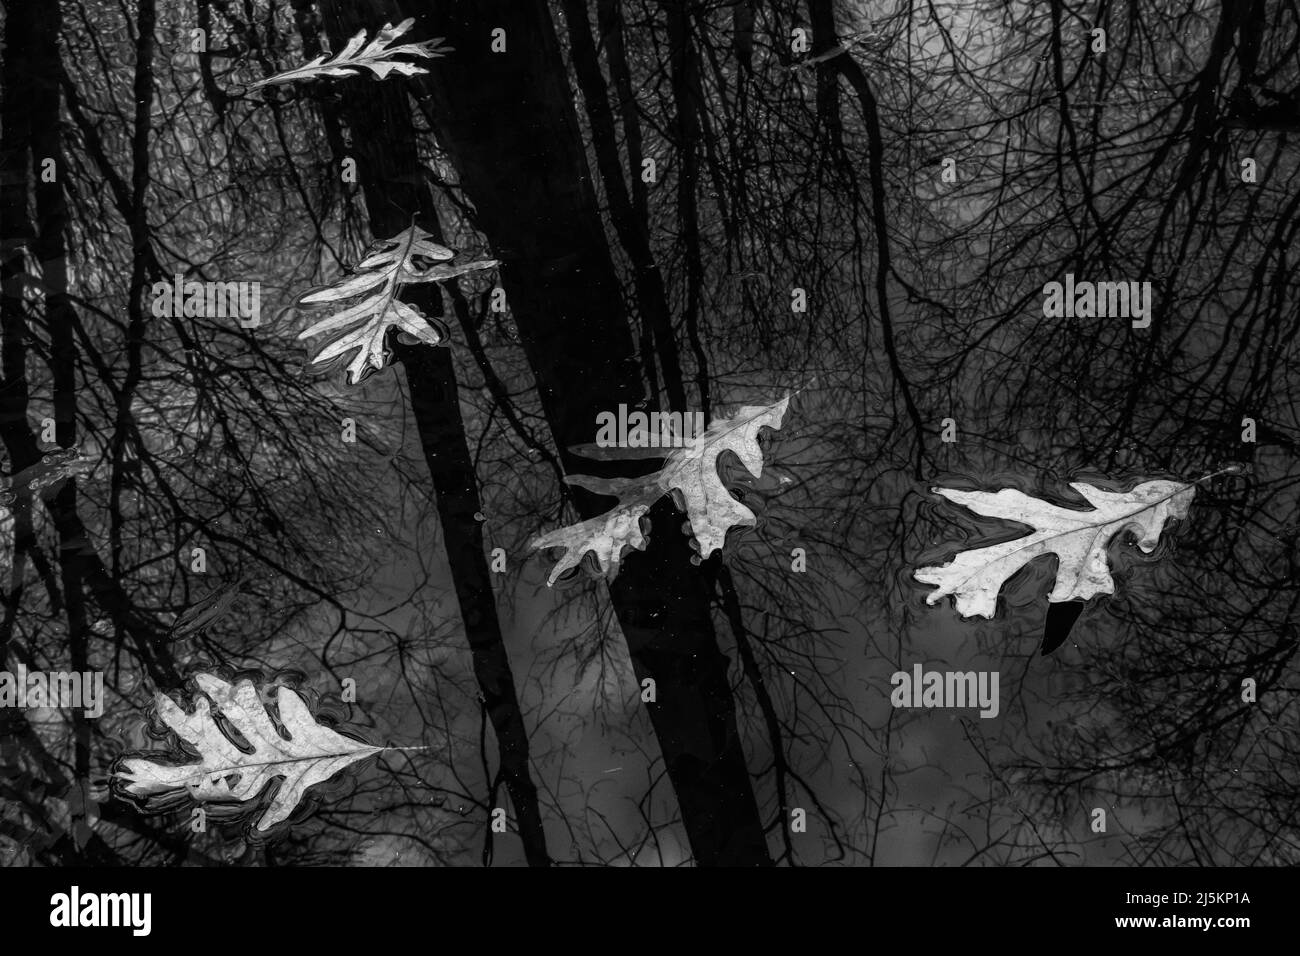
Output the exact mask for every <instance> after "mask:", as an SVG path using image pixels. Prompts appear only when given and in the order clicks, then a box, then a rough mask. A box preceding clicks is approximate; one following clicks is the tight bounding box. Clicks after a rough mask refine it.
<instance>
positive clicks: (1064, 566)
mask: <svg viewBox="0 0 1300 956" xmlns="http://www.w3.org/2000/svg"><path fill="white" fill-rule="evenodd" d="M1070 487H1071V488H1073V489H1074V490H1075V491H1077V492H1078V493H1079V494H1080V495H1082V496H1083V497H1084V498H1085V499H1086V500H1087V502H1088V503H1089V504H1090V505H1092V509H1093V510H1090V511H1079V510H1076V509H1073V508H1062V507H1059V506H1057V505H1054V504H1052V503H1051V502H1048V501H1044V500H1042V499H1041V498H1033V497H1031V496H1029V495H1026V494H1024V493H1023V492H1020V491H1016V490H1014V489H1011V488H1004V489H1002V490H1001V491H998V492H988V491H959V490H956V489H952V488H935V489H933V491H934V493H935V494H938V495H942V496H943V497H945V498H947V499H948V500H949V501H954V502H956V503H957V504H959V505H964V506H965V507H967V508H969V509H970V510H971V511H974V512H975V513H976V514H981V515H986V516H987V517H990V518H1001V519H1003V520H1005V521H1014V522H1016V523H1018V524H1022V525H1027V526H1028V527H1030V528H1032V529H1033V533H1032V534H1029V535H1027V536H1025V537H1022V538H1016V539H1015V540H1013V541H1006V542H1003V543H1002V544H992V545H988V546H987V547H983V548H975V549H972V550H969V551H959V552H957V556H956V557H955V558H953V560H951V561H949V562H948V563H947V564H944V565H939V566H936V567H926V568H920V569H918V570H917V571H916V572H914V575H913V576H914V577H915V578H916V580H918V581H920V582H921V583H923V584H933V585H935V586H936V587H937V590H935V591H931V592H930V593H929V594H928V595H926V603H927V604H935V603H937V602H938V601H940V600H941V599H942V598H943V597H945V596H946V595H949V594H951V595H953V596H954V597H955V598H956V606H957V613H959V614H960V615H961V616H962V617H987V618H991V617H993V614H994V612H995V610H996V608H997V599H998V592H999V591H1000V590H1001V589H1002V585H1003V584H1005V583H1006V581H1007V579H1008V578H1009V577H1011V575H1013V574H1015V573H1016V572H1017V571H1019V570H1020V569H1021V568H1023V567H1024V566H1025V565H1026V564H1028V563H1029V562H1030V561H1032V560H1034V559H1035V558H1038V557H1041V556H1042V555H1047V554H1054V555H1056V556H1057V558H1058V565H1057V569H1056V584H1055V586H1054V587H1053V588H1052V592H1051V594H1049V595H1048V597H1047V600H1048V601H1050V602H1053V603H1059V602H1062V601H1086V600H1087V599H1089V598H1091V597H1093V596H1094V595H1097V594H1112V593H1114V591H1115V581H1114V579H1113V578H1112V577H1111V574H1110V568H1109V566H1108V564H1107V560H1106V548H1107V546H1108V545H1109V544H1110V542H1111V541H1112V540H1113V539H1114V538H1115V536H1116V535H1118V534H1119V533H1120V532H1122V531H1133V532H1136V533H1137V535H1138V542H1137V543H1138V547H1139V548H1141V549H1142V550H1143V551H1144V552H1146V553H1148V554H1149V553H1150V552H1151V551H1153V550H1154V549H1155V547H1156V544H1157V543H1158V542H1159V540H1160V534H1161V532H1162V531H1163V529H1164V526H1165V523H1166V522H1167V521H1169V520H1170V519H1171V518H1185V517H1186V516H1187V511H1188V508H1189V507H1190V506H1191V503H1192V497H1193V496H1194V495H1195V494H1196V488H1195V486H1194V485H1187V484H1181V483H1179V482H1176V481H1147V482H1143V483H1142V484H1140V485H1138V486H1137V487H1135V488H1133V489H1132V490H1131V491H1124V492H1114V491H1105V490H1103V489H1101V488H1095V487H1093V486H1092V485H1089V484H1084V483H1083V482H1071V483H1070Z"/></svg>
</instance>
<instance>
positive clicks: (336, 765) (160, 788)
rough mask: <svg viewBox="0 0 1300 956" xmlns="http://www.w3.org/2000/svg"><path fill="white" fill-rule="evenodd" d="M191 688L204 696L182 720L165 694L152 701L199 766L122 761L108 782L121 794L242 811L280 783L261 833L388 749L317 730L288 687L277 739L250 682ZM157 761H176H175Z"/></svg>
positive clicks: (145, 758) (207, 678)
mask: <svg viewBox="0 0 1300 956" xmlns="http://www.w3.org/2000/svg"><path fill="white" fill-rule="evenodd" d="M195 683H196V684H197V685H198V687H199V689H200V690H201V691H203V693H204V694H206V695H207V696H206V697H201V696H197V695H196V700H195V706H194V712H193V713H186V712H185V711H184V710H183V709H182V708H181V707H180V706H179V705H178V704H176V702H175V701H173V700H172V699H171V698H170V697H168V696H167V695H166V694H161V693H160V694H158V695H157V697H156V701H157V705H158V715H159V716H160V717H161V718H162V720H163V723H165V724H166V725H167V726H168V727H169V728H170V729H171V730H172V731H173V732H174V733H175V734H176V736H178V737H179V738H180V739H181V740H183V741H185V743H187V744H189V745H190V747H192V748H193V749H194V750H195V751H197V753H198V756H199V762H198V763H193V762H188V763H172V762H161V761H158V760H155V759H153V757H152V756H150V755H146V754H136V755H133V756H125V757H122V758H120V760H119V761H118V764H117V766H115V768H114V770H113V776H114V777H115V778H116V779H117V782H118V786H119V787H120V788H121V789H122V790H123V791H124V792H125V793H126V794H128V795H130V796H133V797H149V796H154V795H159V794H165V793H178V792H181V791H187V792H188V793H189V795H190V796H191V797H193V798H194V799H195V800H197V801H199V802H208V801H216V802H238V803H245V802H247V801H250V800H253V799H254V798H256V797H257V796H258V795H259V794H260V793H261V792H262V790H263V789H264V788H265V787H266V785H267V784H268V783H270V782H271V781H272V780H275V779H277V778H278V779H280V780H281V781H282V782H281V784H280V786H279V788H278V789H277V790H276V792H275V796H274V797H273V798H272V800H271V802H270V804H269V805H268V806H267V808H266V809H265V811H263V813H262V815H261V817H260V818H259V819H258V821H257V824H256V829H257V830H258V831H259V832H265V831H267V830H270V829H271V828H272V827H274V826H275V825H276V824H277V823H281V822H282V821H284V820H286V819H287V818H288V817H289V815H290V814H291V813H293V811H294V808H295V807H297V806H298V804H299V803H300V802H301V801H302V799H303V796H304V794H305V793H306V791H307V790H308V789H309V788H310V787H313V786H315V785H316V784H319V783H324V782H325V781H326V780H328V779H329V778H330V777H332V776H334V774H336V773H338V772H339V771H340V770H342V769H343V768H344V767H346V766H348V765H349V764H352V763H355V762H356V761H358V760H362V759H364V758H366V757H369V756H371V755H372V754H376V753H379V752H380V751H382V750H384V749H386V748H384V747H372V746H370V745H369V744H366V743H364V742H362V741H360V740H354V739H353V738H351V737H345V736H343V735H342V734H340V733H337V732H336V731H333V730H331V729H330V728H328V727H325V726H322V725H321V724H319V723H317V722H316V719H315V718H314V717H313V716H312V714H311V711H309V710H308V709H307V705H306V704H305V703H304V702H303V700H302V698H301V697H299V696H298V695H297V693H295V692H294V691H293V690H291V689H290V688H288V687H284V686H281V687H280V688H279V689H278V694H277V696H276V699H275V706H276V710H277V711H278V712H279V715H280V722H281V724H283V726H284V730H285V732H286V733H284V734H282V733H281V732H280V730H279V729H278V728H277V727H276V726H275V724H274V723H273V722H272V720H271V717H270V715H269V714H268V713H267V710H266V707H265V705H264V704H263V702H262V699H261V697H260V696H259V695H258V692H257V690H256V688H255V687H254V685H253V682H252V681H250V680H241V681H239V682H238V683H236V684H234V685H233V686H232V685H231V684H228V683H227V682H226V681H224V680H222V679H221V678H219V677H216V676H214V675H212V674H198V675H197V676H196V677H195ZM214 709H215V710H216V711H218V712H220V714H221V716H222V717H223V718H224V720H225V722H227V723H228V724H229V726H230V727H232V728H233V729H234V731H235V732H236V733H238V734H239V736H240V737H242V738H243V740H242V741H241V745H237V744H236V743H235V742H234V740H233V739H232V737H231V735H230V734H229V733H227V732H226V731H225V730H224V729H223V728H222V726H221V725H219V724H218V723H217V721H216V720H215V719H214V718H213V710H214ZM242 745H246V746H247V747H248V748H249V749H248V750H245V749H243V746H242ZM250 751H251V752H250ZM162 756H164V757H172V758H173V759H174V757H175V756H176V755H172V754H163V755H162ZM184 756H185V757H186V758H187V759H190V760H192V758H189V755H188V754H186V755H184Z"/></svg>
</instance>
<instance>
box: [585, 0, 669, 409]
mask: <svg viewBox="0 0 1300 956" xmlns="http://www.w3.org/2000/svg"><path fill="white" fill-rule="evenodd" d="M564 16H565V21H566V23H567V24H568V27H569V38H570V44H571V51H572V55H573V72H574V75H575V76H576V77H577V80H578V85H579V86H580V87H581V89H582V97H583V99H584V100H585V101H586V104H587V115H588V117H589V118H590V120H591V145H592V150H593V152H594V153H595V155H596V165H597V167H598V168H599V169H600V178H601V181H602V182H603V183H604V184H605V197H606V198H607V199H608V201H609V217H610V220H611V221H612V222H613V224H614V229H615V231H616V232H617V233H618V238H619V240H620V241H621V242H622V243H623V247H624V248H625V249H626V250H627V254H628V258H629V259H631V260H632V270H633V274H634V281H635V283H636V299H637V308H638V309H639V310H640V311H641V314H642V315H643V316H644V321H645V322H646V324H647V325H648V326H649V327H650V329H651V330H652V332H653V337H652V338H653V343H654V348H655V353H656V355H658V357H659V365H660V368H661V369H662V371H663V381H664V390H665V392H666V394H667V395H668V404H669V405H670V406H671V407H672V408H673V409H674V410H675V411H682V412H684V411H686V392H685V390H684V389H683V388H682V368H681V362H680V360H679V358H678V355H677V341H676V339H675V338H674V337H673V325H672V314H671V310H670V309H669V307H668V294H667V292H666V291H665V289H664V280H663V274H662V273H661V272H660V271H659V265H658V264H657V263H656V262H655V261H654V253H653V251H652V250H651V249H650V236H649V234H648V233H647V232H646V221H645V219H643V218H642V219H638V218H637V217H636V215H635V214H634V212H633V209H632V201H631V199H629V198H628V193H627V188H626V187H625V186H624V184H623V165H622V163H620V162H619V158H618V137H617V135H616V133H615V128H614V115H613V112H612V111H611V110H610V108H609V99H608V91H607V90H606V88H605V79H604V77H602V76H601V74H600V62H599V60H598V59H597V56H596V43H595V40H594V39H593V37H592V35H591V24H590V23H589V22H588V20H587V4H586V3H585V2H583V0H564ZM640 160H641V157H638V156H633V157H632V175H633V176H634V177H637V178H638V179H639V178H640V175H641V167H640ZM641 358H642V362H643V363H645V364H647V365H648V366H649V367H650V369H651V371H653V366H652V365H649V362H650V356H648V355H642V357H641ZM647 377H649V376H647ZM653 386H654V380H653V379H652V380H651V387H652V389H653Z"/></svg>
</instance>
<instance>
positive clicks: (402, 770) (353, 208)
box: [0, 0, 1300, 867]
mask: <svg viewBox="0 0 1300 956" xmlns="http://www.w3.org/2000/svg"><path fill="white" fill-rule="evenodd" d="M1247 7H1249V8H1250V9H1249V10H1247V9H1246V8H1247ZM1261 12H1262V13H1263V15H1264V20H1263V21H1262V22H1261V21H1260V19H1259V14H1260V13H1261ZM408 17H409V18H410V19H411V22H410V23H406V20H407V18H408ZM1096 18H1101V20H1102V23H1101V24H1100V25H1101V26H1102V27H1103V28H1104V30H1105V34H1106V35H1105V37H1104V39H1103V40H1102V41H1101V47H1102V48H1101V49H1098V48H1097V45H1096V44H1097V42H1098V41H1097V38H1096V36H1095V35H1094V33H1093V30H1092V26H1097V24H1094V23H1093V21H1094V19H1096ZM1087 25H1092V26H1087ZM498 28H501V29H504V30H505V34H506V36H507V37H508V39H506V40H494V39H493V36H494V34H493V31H494V30H496V29H498ZM3 30H4V41H5V47H4V50H3V63H2V64H0V94H2V96H3V122H2V123H0V157H2V158H3V179H2V180H0V209H2V210H3V214H4V225H3V237H2V238H3V246H2V247H0V248H2V249H3V265H4V273H3V301H2V303H0V305H2V306H3V308H2V309H0V326H2V328H0V332H2V333H3V335H2V337H0V359H2V360H3V368H2V369H0V444H2V447H3V452H0V472H2V478H0V598H3V606H2V607H0V648H2V649H3V655H4V662H3V665H0V863H3V864H4V865H6V866H13V867H36V866H52V865H77V866H91V867H108V866H118V865H131V866H148V865H185V866H198V865H215V866H229V867H237V866H242V867H250V866H252V867H307V866H322V865H324V866H355V867H360V866H367V867H368V866H485V865H487V866H525V865H534V866H536V865H547V864H551V865H572V866H579V865H581V866H652V867H658V866H712V865H716V866H763V865H768V864H778V865H801V866H855V867H856V866H918V867H927V866H942V867H958V866H980V867H988V866H1071V867H1073V866H1111V865H1122V866H1143V867H1145V866H1227V865H1240V866H1286V865H1294V864H1295V863H1297V862H1300V851H1298V849H1297V844H1296V840H1295V836H1294V823H1295V819H1296V800H1297V792H1300V791H1297V783H1298V778H1300V725H1298V724H1297V720H1296V710H1295V708H1296V700H1297V689H1298V685H1297V677H1296V669H1295V668H1296V664H1295V661H1296V650H1297V640H1300V537H1298V533H1300V519H1298V518H1297V514H1298V513H1300V508H1298V505H1300V501H1298V499H1300V376H1298V375H1297V373H1296V371H1295V369H1296V368H1297V367H1298V364H1300V354H1298V349H1300V346H1297V344H1296V342H1297V334H1296V333H1297V331H1298V330H1300V295H1298V294H1297V293H1298V292H1300V280H1297V274H1296V270H1295V267H1294V248H1295V238H1296V233H1297V230H1298V229H1300V202H1298V201H1297V197H1298V196H1300V151H1298V147H1297V143H1298V142H1300V139H1298V138H1300V114H1297V113H1296V112H1295V110H1294V106H1295V102H1296V90H1297V89H1300V62H1298V61H1297V58H1296V54H1295V49H1296V40H1297V37H1296V23H1295V22H1294V17H1293V16H1291V14H1290V12H1289V8H1288V7H1286V6H1285V5H1284V4H1282V3H1274V2H1271V0H1270V2H1264V3H1259V4H1250V5H1247V4H1237V3H1226V4H1212V3H1208V2H1197V3H1193V4H1191V5H1190V6H1189V5H1186V4H1184V5H1179V7H1178V9H1173V8H1171V7H1170V6H1169V5H1168V4H1164V3H1157V2H1148V0H1142V2H1138V3H1135V4H1134V5H1132V8H1131V10H1130V9H1129V8H1125V12H1124V13H1123V14H1122V15H1121V14H1120V13H1119V12H1117V11H1108V10H1103V11H1097V10H1094V9H1093V8H1091V7H1089V8H1086V9H1085V7H1083V6H1080V5H1074V6H1071V5H1070V4H1068V3H1067V4H1064V5H1062V4H1055V5H1049V6H1048V7H1044V8H1043V9H1041V10H1040V9H1037V8H1036V7H1035V8H1032V9H1030V8H1024V9H1022V8H1019V7H1016V8H1008V7H1005V6H1003V5H1000V4H993V3H974V4H967V5H958V6H953V7H926V8H924V9H922V8H921V7H917V6H914V5H910V4H899V3H866V2H857V0H853V2H840V0H834V2H832V0H811V2H806V3H805V2H799V3H793V2H786V0H780V2H777V3H774V4H748V3H740V4H722V5H717V4H715V5H705V4H698V3H677V2H671V3H662V4H660V3H641V2H631V0H617V2H607V0H601V2H599V3H591V4H583V3H582V2H580V0H557V2H553V3H547V2H543V0H536V2H534V0H526V2H523V0H519V2H516V0H511V2H510V3H505V2H495V0H494V2H487V0H485V2H483V3H481V4H451V3H448V4H425V3H406V2H397V0H365V2H361V0H357V2H352V0H320V2H303V3H297V2H295V3H293V4H290V5H289V6H288V8H282V7H280V6H268V5H266V4H262V3H251V4H245V5H244V6H243V7H242V8H241V9H239V10H236V9H235V7H234V6H227V5H221V4H208V3H206V2H204V3H198V4H194V3H190V2H188V0H186V2H182V3H179V4H155V3H154V2H152V0H131V2H130V3H128V4H126V5H124V6H110V5H107V4H103V3H98V2H86V0H61V2H58V3H54V2H47V3H44V4H33V3H21V4H14V5H13V6H12V8H7V9H6V11H5V14H4V20H3ZM359 31H360V32H364V35H365V41H366V43H370V42H371V41H372V40H373V41H374V42H375V43H378V44H379V45H378V46H366V47H364V49H363V46H362V45H360V44H353V45H351V46H349V43H348V41H349V39H350V38H353V37H355V36H357V35H359ZM142 38H143V39H142ZM434 38H442V42H443V44H444V45H438V44H436V43H434ZM380 40H382V41H383V42H382V43H380V42H379V41H380ZM494 43H502V44H505V46H504V48H503V49H501V50H497V49H494V48H493V44H494ZM385 44H387V46H385ZM399 47H401V49H398V48H399ZM448 47H449V48H448ZM386 50H387V52H385V51H386ZM335 56H337V57H338V58H339V59H338V61H337V62H335V61H334V60H333V59H327V60H324V61H321V63H315V64H314V65H313V61H314V60H316V59H317V58H318V57H327V58H332V57H335ZM331 64H333V65H332V66H331ZM295 70H296V71H298V72H292V71H295ZM268 81H269V82H268ZM255 84H256V85H255ZM1099 104H1100V105H1099ZM176 276H181V277H182V280H181V283H180V285H179V286H176V283H175V281H174V277H176ZM169 283H170V285H169ZM190 283H195V284H196V285H195V287H194V288H195V289H196V290H197V292H196V295H195V296H194V297H193V299H192V300H191V299H190V298H189V296H188V293H186V291H185V290H186V289H188V288H189V287H190ZM160 284H161V286H166V289H167V291H166V294H165V295H164V294H163V293H162V292H158V291H156V290H157V289H158V288H160V287H161V286H160ZM1053 284H1059V285H1058V286H1055V287H1054V285H1053ZM1054 288H1055V289H1056V291H1055V292H1054V291H1053V289H1054ZM177 289H179V291H176V290H177ZM1065 290H1068V291H1069V292H1071V293H1074V292H1075V291H1076V290H1085V291H1079V292H1078V293H1077V295H1074V294H1072V295H1069V296H1066V295H1065ZM254 293H255V294H254ZM1058 296H1060V297H1062V298H1059V299H1058ZM1065 299H1068V302H1067V301H1065ZM178 303H179V308H178V307H177V304H178ZM254 303H257V305H256V308H254ZM218 305H220V308H218ZM1058 305H1059V308H1058ZM227 306H228V307H227ZM670 411H671V412H681V413H685V414H691V415H695V414H697V415H699V416H700V418H701V420H702V421H704V422H707V423H708V427H707V428H706V429H705V431H704V433H703V434H702V435H694V436H691V437H689V439H688V438H683V439H682V440H681V441H680V442H677V441H676V440H674V443H673V445H672V447H666V448H661V449H655V448H647V447H642V446H641V445H639V444H638V443H637V442H634V441H631V440H630V439H629V438H628V436H627V435H623V436H622V441H621V443H620V446H619V447H613V448H603V447H599V448H598V447H597V446H596V445H595V444H594V443H595V442H596V441H597V438H598V429H599V427H600V422H601V421H603V420H604V419H602V417H601V416H602V415H605V416H607V415H618V414H621V413H624V412H634V413H635V412H643V413H647V414H649V413H654V412H670ZM665 434H667V433H666V432H665ZM539 542H545V544H539ZM986 549H987V550H986ZM557 566H561V571H560V573H558V574H557V575H556V578H557V579H556V580H555V581H554V583H553V584H548V579H549V578H550V577H551V575H552V573H553V571H555V569H556V568H557ZM922 569H924V570H922ZM918 574H919V577H918ZM1049 595H1051V596H1052V598H1053V599H1052V600H1049ZM73 672H76V673H77V674H82V673H84V674H87V675H92V676H96V675H97V676H96V679H99V680H102V686H103V688H104V693H103V699H102V703H103V708H102V713H99V714H95V715H93V716H92V715H91V710H92V707H91V705H90V703H89V701H88V699H87V698H86V696H85V694H86V693H89V691H87V690H86V687H89V686H90V684H87V685H86V687H82V685H81V684H80V683H78V684H77V687H78V688H81V689H80V690H78V691H77V692H76V693H74V692H73V691H72V690H71V688H72V686H73V685H72V683H71V678H70V677H68V678H67V680H63V679H62V678H60V677H59V675H60V674H63V675H70V674H71V673H73ZM33 674H35V675H38V676H37V677H35V678H30V675H33ZM5 675H8V677H7V678H6V676H5ZM19 675H22V683H23V690H22V696H21V697H20V696H19V691H18V685H19V683H20V682H19V679H18V678H19ZM40 675H50V676H49V679H48V680H47V681H46V683H45V684H44V685H41V683H40V682H41V681H42V680H45V678H44V677H43V676H40ZM929 675H933V678H931V676H929ZM6 680H7V681H8V682H7V683H6ZM31 680H35V681H36V683H34V684H31V686H32V687H36V686H44V687H46V688H48V689H49V690H48V693H44V694H43V696H39V697H38V696H33V695H32V693H30V692H29V689H28V684H29V683H30V682H31ZM87 680H89V678H87ZM212 681H217V683H212ZM205 687H207V688H208V689H207V690H205V689H204V688H205ZM56 688H58V690H57V692H56ZM213 688H216V689H215V690H214V689H213ZM64 690H66V691H67V693H64ZM60 694H62V695H63V696H59V695H60ZM7 695H8V696H7ZM141 761H143V764H142V763H141ZM142 767H143V769H142ZM130 768H134V769H130ZM177 768H189V770H188V771H187V770H178V769H177ZM268 768H270V769H268ZM181 778H184V779H181ZM250 781H253V782H255V783H256V784H257V785H256V787H254V788H253V790H252V791H251V792H250V791H249V790H248V788H249V786H250ZM263 782H264V783H265V786H263V785H262V783H263ZM280 809H283V811H284V812H283V814H282V815H281V816H282V819H278V820H277V822H275V823H274V824H273V825H269V826H267V827H266V828H264V829H263V828H260V827H259V821H264V820H266V819H270V817H268V816H267V814H268V813H271V814H272V815H273V816H274V815H275V814H277V813H278V812H279V810H280Z"/></svg>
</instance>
